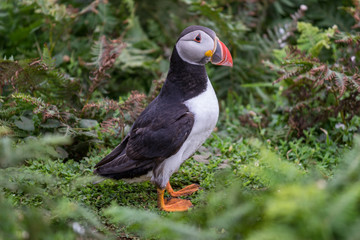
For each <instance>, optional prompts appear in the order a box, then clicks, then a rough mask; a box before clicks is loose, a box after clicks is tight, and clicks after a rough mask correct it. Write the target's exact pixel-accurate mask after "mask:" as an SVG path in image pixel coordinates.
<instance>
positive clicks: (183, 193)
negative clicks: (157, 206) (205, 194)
mask: <svg viewBox="0 0 360 240" xmlns="http://www.w3.org/2000/svg"><path fill="white" fill-rule="evenodd" d="M199 189H200V186H199V185H198V184H191V185H189V186H186V187H185V188H183V189H181V190H179V191H176V192H175V191H174V190H173V188H172V187H171V185H170V182H168V183H167V185H166V190H167V191H168V192H169V194H170V195H171V196H172V197H180V196H188V195H191V194H193V193H194V192H196V191H197V190H199Z"/></svg>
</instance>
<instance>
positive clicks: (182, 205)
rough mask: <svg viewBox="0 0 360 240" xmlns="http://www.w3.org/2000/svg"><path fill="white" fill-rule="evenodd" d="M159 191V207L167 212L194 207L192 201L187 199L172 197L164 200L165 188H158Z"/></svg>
mask: <svg viewBox="0 0 360 240" xmlns="http://www.w3.org/2000/svg"><path fill="white" fill-rule="evenodd" d="M157 191H158V207H159V208H160V209H161V210H164V211H167V212H183V211H187V210H188V209H189V208H190V207H192V203H191V202H190V201H189V200H186V199H179V198H172V199H170V200H166V201H165V200H164V192H165V189H159V188H158V189H157Z"/></svg>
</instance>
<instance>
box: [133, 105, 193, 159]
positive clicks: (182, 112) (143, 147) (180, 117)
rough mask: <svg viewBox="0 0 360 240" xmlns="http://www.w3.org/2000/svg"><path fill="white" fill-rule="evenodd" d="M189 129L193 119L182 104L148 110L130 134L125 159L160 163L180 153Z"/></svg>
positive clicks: (160, 106) (159, 106)
mask: <svg viewBox="0 0 360 240" xmlns="http://www.w3.org/2000/svg"><path fill="white" fill-rule="evenodd" d="M193 125H194V115H193V114H192V113H191V112H189V110H188V108H187V107H186V106H185V105H184V104H168V105H166V104H164V105H158V106H157V107H152V108H149V109H148V110H147V111H144V113H143V114H142V115H141V116H140V117H139V118H138V119H137V121H136V122H135V124H134V126H133V127H132V129H131V131H130V134H129V139H128V142H127V145H126V155H127V156H128V157H129V158H131V159H134V160H149V159H153V160H157V161H161V160H164V159H166V158H168V157H170V156H171V155H173V154H175V153H176V152H177V151H178V150H179V149H180V147H181V146H182V144H183V143H184V142H185V140H186V139H187V137H188V136H189V134H190V132H191V129H192V127H193Z"/></svg>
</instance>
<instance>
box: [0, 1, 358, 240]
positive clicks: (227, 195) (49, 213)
mask: <svg viewBox="0 0 360 240" xmlns="http://www.w3.org/2000/svg"><path fill="white" fill-rule="evenodd" d="M192 24H198V25H204V26H207V27H210V28H212V29H213V30H214V31H215V32H216V33H217V34H218V35H219V36H220V37H221V39H222V40H223V41H224V42H225V43H226V45H227V46H229V49H230V51H231V53H232V56H233V59H234V67H233V68H232V69H229V68H218V67H216V66H207V67H208V74H209V77H210V79H211V80H212V82H213V85H214V88H215V90H216V92H217V95H218V96H219V102H220V109H221V112H220V119H219V122H218V125H217V129H216V131H215V132H214V133H213V135H212V137H211V138H209V139H208V140H207V142H206V143H205V144H204V146H203V147H201V148H200V149H199V151H198V152H197V153H196V154H195V155H194V156H193V157H192V158H190V159H189V160H188V161H187V162H185V163H184V164H183V166H182V167H181V168H180V170H179V172H178V173H177V174H174V175H173V177H172V178H171V182H172V185H173V187H174V188H175V189H179V188H181V187H184V186H185V185H188V184H191V183H198V184H200V186H201V187H202V188H203V190H201V191H199V192H197V193H195V194H194V195H191V196H189V198H191V201H192V202H193V203H194V205H195V207H194V208H193V209H191V210H190V211H188V212H185V213H165V212H160V211H159V210H158V209H157V208H156V189H155V187H154V186H152V185H151V184H150V183H149V182H144V183H137V184H127V183H125V182H123V181H112V180H105V181H103V182H100V183H98V184H94V182H98V181H99V180H101V179H100V178H99V177H97V176H94V175H93V173H92V171H93V167H94V165H95V164H96V163H97V162H99V161H100V160H101V159H102V158H103V157H104V156H105V155H106V154H108V153H109V152H110V151H111V149H113V148H114V147H115V146H116V145H117V144H118V143H119V142H120V141H121V138H122V137H123V136H124V134H126V133H127V131H129V128H130V126H131V124H132V123H133V121H134V120H135V119H136V117H137V116H138V115H139V114H140V113H141V111H142V110H143V109H144V108H145V106H146V105H147V104H148V103H149V102H150V101H151V100H152V99H154V97H155V96H156V95H157V94H158V92H159V90H160V88H161V85H162V83H163V81H164V78H165V76H166V73H167V70H168V65H169V61H168V58H169V55H170V53H171V49H172V47H173V45H174V43H175V41H176V37H175V36H177V35H178V34H179V33H180V32H181V30H182V29H183V28H185V27H186V26H188V25H192ZM359 27H360V2H359V1H358V0H354V1H350V0H342V1H336V0H331V1H325V0H317V1H315V0H303V1H300V0H295V1H288V0H275V1H273V0H271V1H270V0H269V1H267V0H265V1H257V0H255V1H221V0H213V1H198V0H178V1H176V0H173V1H165V0H160V1H153V2H148V1H135V0H127V1H120V2H119V1H112V0H110V1H90V0H89V1H75V0H72V1H70V0H69V1H66V0H58V1H50V0H46V1H44V0H42V1H40V0H22V1H10V0H5V1H1V2H0V36H1V37H0V55H1V56H0V57H1V60H0V94H1V95H0V186H1V187H0V208H1V211H0V240H2V239H4V240H5V239H6V240H7V239H137V238H139V237H140V238H141V239H358V238H359V237H358V236H359V235H360V230H359V229H360V210H359V202H360V184H359V183H360V179H359V178H360V175H359V172H360V157H359V156H360V137H359V136H357V133H358V132H359V127H360V115H359V113H360V95H359V94H360V76H359V69H358V61H359V59H360V55H359V43H360V34H359V32H358V28H359Z"/></svg>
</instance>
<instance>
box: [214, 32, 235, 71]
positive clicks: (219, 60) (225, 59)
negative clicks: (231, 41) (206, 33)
mask: <svg viewBox="0 0 360 240" xmlns="http://www.w3.org/2000/svg"><path fill="white" fill-rule="evenodd" d="M211 63H212V64H215V65H222V66H229V67H232V66H233V60H232V57H231V54H230V51H229V49H228V48H227V47H226V46H225V44H224V43H223V42H222V41H220V40H219V39H218V38H216V48H215V51H214V52H213V55H212V57H211Z"/></svg>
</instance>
